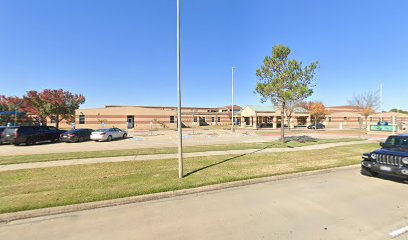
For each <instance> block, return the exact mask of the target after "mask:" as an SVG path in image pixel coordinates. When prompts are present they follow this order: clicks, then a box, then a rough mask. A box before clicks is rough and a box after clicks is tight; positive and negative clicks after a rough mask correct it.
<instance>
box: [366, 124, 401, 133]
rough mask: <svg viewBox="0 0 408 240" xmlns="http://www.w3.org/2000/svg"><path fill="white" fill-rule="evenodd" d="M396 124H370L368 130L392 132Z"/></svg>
mask: <svg viewBox="0 0 408 240" xmlns="http://www.w3.org/2000/svg"><path fill="white" fill-rule="evenodd" d="M396 130H397V128H396V126H392V125H388V126H381V125H371V126H370V131H377V132H394V131H396Z"/></svg>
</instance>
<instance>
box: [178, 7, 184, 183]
mask: <svg viewBox="0 0 408 240" xmlns="http://www.w3.org/2000/svg"><path fill="white" fill-rule="evenodd" d="M177 93H178V109H177V127H178V154H179V178H183V137H182V136H183V132H182V129H181V125H182V122H181V84H180V0H177Z"/></svg>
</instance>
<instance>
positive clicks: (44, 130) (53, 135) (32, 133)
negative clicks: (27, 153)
mask: <svg viewBox="0 0 408 240" xmlns="http://www.w3.org/2000/svg"><path fill="white" fill-rule="evenodd" d="M63 132H64V131H61V130H58V129H57V128H55V127H48V126H20V127H8V128H6V129H5V130H4V131H3V133H2V135H1V139H2V142H9V143H13V144H14V145H16V146H17V145H20V144H23V143H24V144H26V145H32V144H35V143H37V142H45V141H51V142H58V141H59V137H60V134H61V133H63Z"/></svg>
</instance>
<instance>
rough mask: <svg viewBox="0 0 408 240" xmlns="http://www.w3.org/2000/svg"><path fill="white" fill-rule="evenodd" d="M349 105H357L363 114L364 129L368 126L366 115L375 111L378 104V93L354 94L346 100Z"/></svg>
mask: <svg viewBox="0 0 408 240" xmlns="http://www.w3.org/2000/svg"><path fill="white" fill-rule="evenodd" d="M348 102H349V104H350V105H352V106H354V107H357V108H358V109H359V111H360V113H361V115H363V116H364V119H365V123H366V126H365V127H366V129H367V128H368V116H370V115H371V114H373V113H375V110H377V109H378V106H379V105H380V101H379V97H378V94H377V93H375V92H371V91H368V92H365V93H362V94H354V96H353V98H352V99H351V100H349V101H348Z"/></svg>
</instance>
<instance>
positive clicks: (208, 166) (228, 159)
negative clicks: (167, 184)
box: [184, 145, 272, 177]
mask: <svg viewBox="0 0 408 240" xmlns="http://www.w3.org/2000/svg"><path fill="white" fill-rule="evenodd" d="M270 146H272V145H269V146H266V147H263V148H261V149H257V150H256V151H253V152H251V153H244V154H241V155H237V156H234V157H230V158H227V159H224V160H222V161H219V162H216V163H213V164H210V165H207V166H205V167H202V168H199V169H196V170H193V171H191V172H189V173H186V174H185V175H184V177H188V176H190V175H192V174H194V173H197V172H200V171H203V170H205V169H208V168H211V167H215V166H217V165H220V164H223V163H225V162H228V161H231V160H234V159H237V158H240V157H243V156H246V155H251V154H254V153H257V152H260V151H262V150H265V149H267V148H269V147H270Z"/></svg>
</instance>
